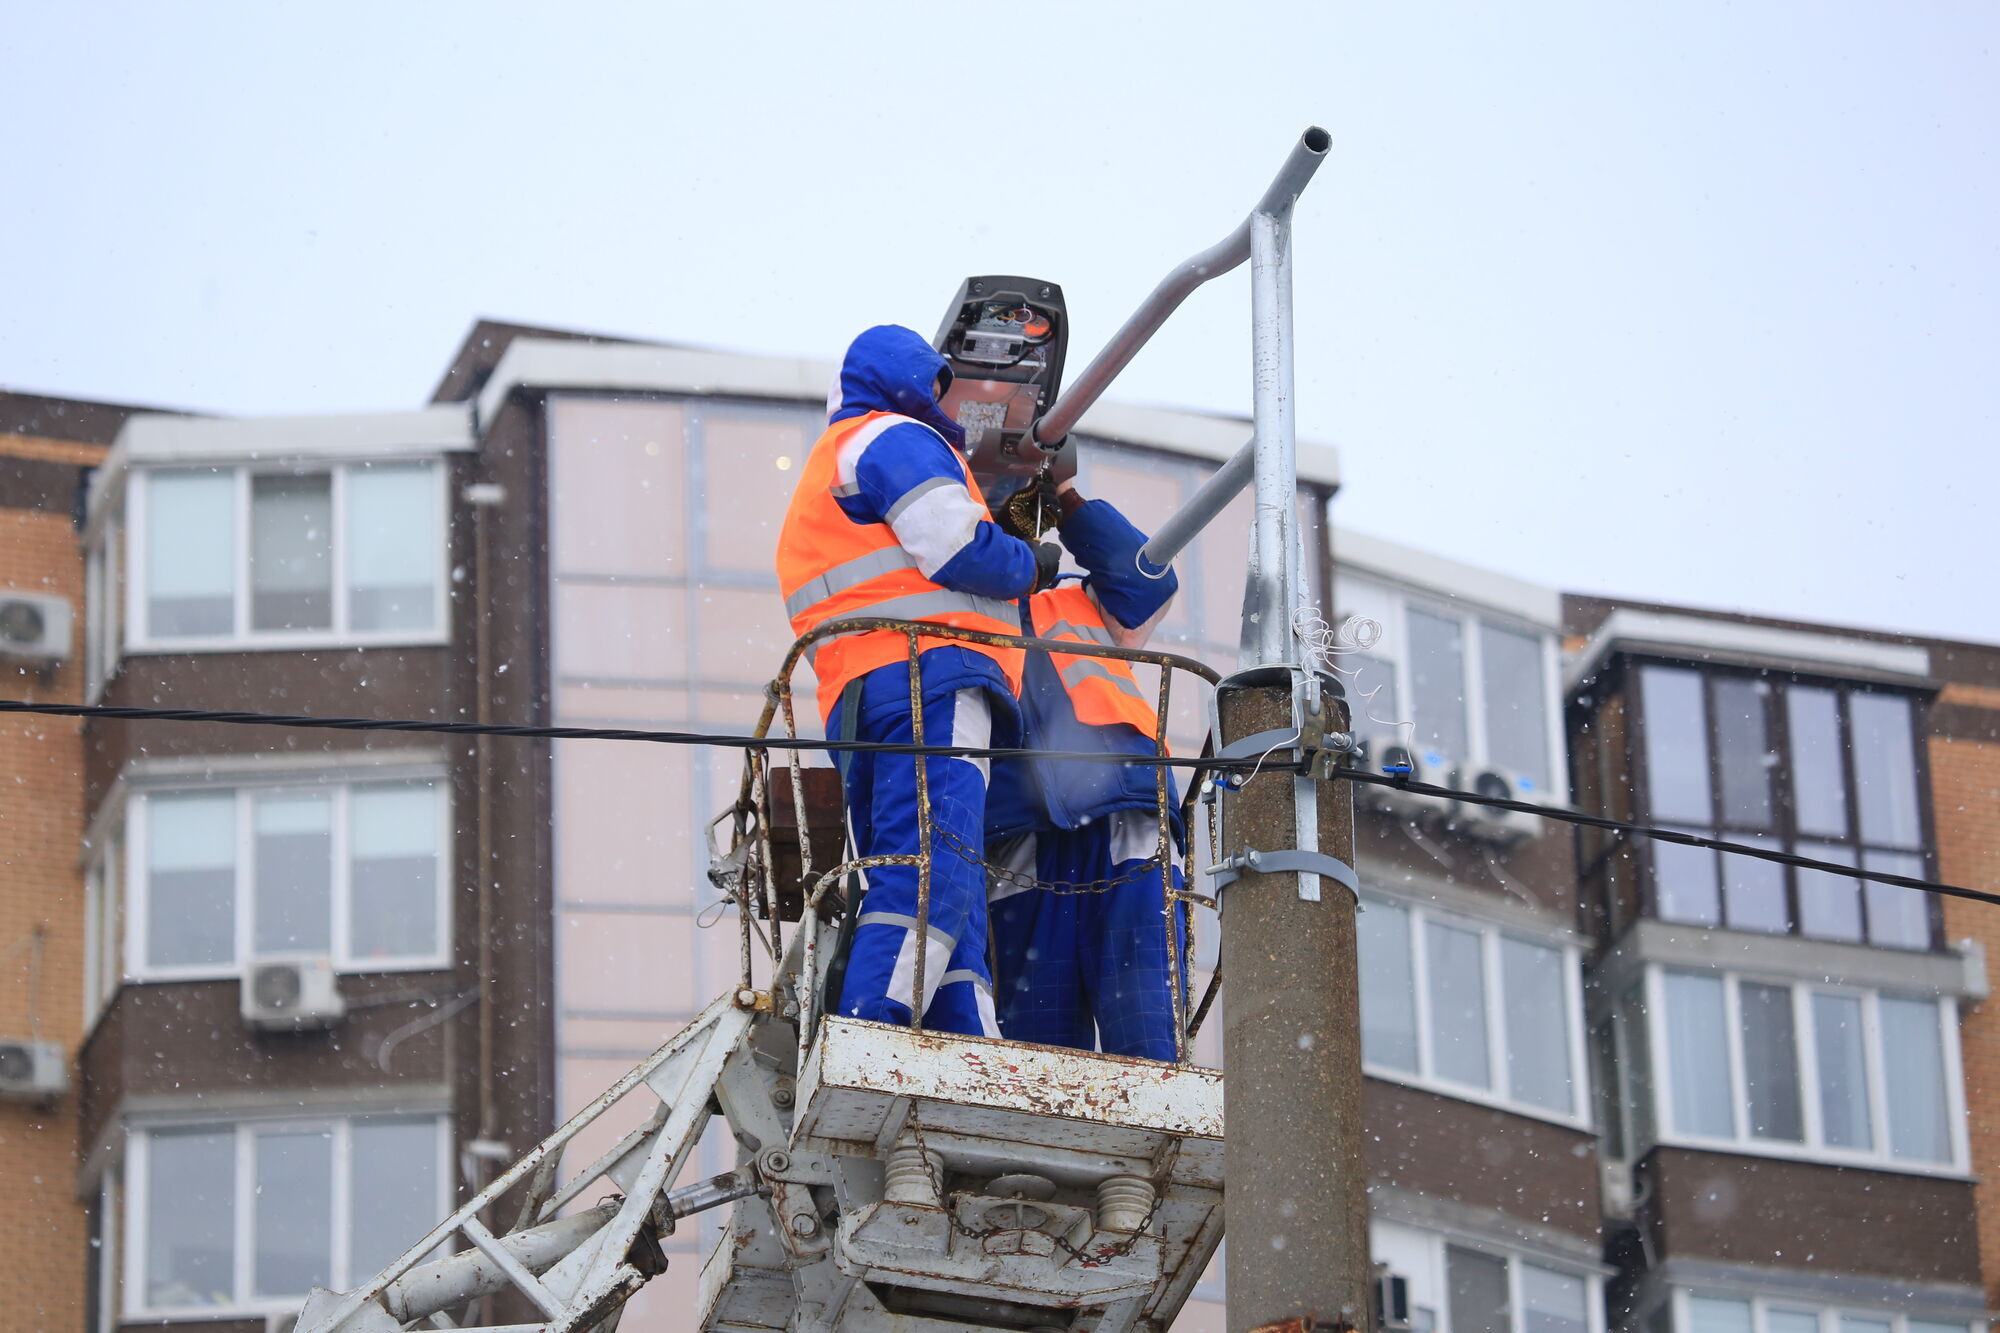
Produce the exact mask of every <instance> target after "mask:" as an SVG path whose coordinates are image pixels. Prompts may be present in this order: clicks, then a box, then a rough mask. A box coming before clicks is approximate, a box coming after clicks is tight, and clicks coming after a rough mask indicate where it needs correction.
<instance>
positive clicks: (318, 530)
mask: <svg viewBox="0 0 2000 1333" xmlns="http://www.w3.org/2000/svg"><path fill="white" fill-rule="evenodd" d="M332 625H333V479H332V478H331V477H330V476H328V475H327V474H326V473H324V472H322V473H319V474H317V475H315V476H305V477H252V478H251V479H250V627H251V628H252V629H268V630H284V629H328V628H330V627H331V626H332Z"/></svg>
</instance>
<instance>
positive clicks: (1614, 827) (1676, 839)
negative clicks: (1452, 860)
mask: <svg viewBox="0 0 2000 1333" xmlns="http://www.w3.org/2000/svg"><path fill="white" fill-rule="evenodd" d="M1333 776H1334V777H1336V778H1345V779H1346V780H1348V781H1349V782H1361V783H1366V784H1368V785H1370V786H1374V787H1390V788H1393V789H1395V790H1396V791H1407V792H1410V793H1412V794H1414V795H1417V796H1430V797H1435V798H1436V799H1438V800H1441V801H1457V802H1459V803H1460V804H1463V805H1489V806H1492V807H1493V808H1495V809H1497V810H1516V811H1519V812H1520V813H1522V814H1524V815H1538V816H1540V817H1541V818H1543V819H1555V820H1560V821H1561V822H1563V823H1565V824H1581V825H1583V826H1584V827H1585V828H1596V829H1605V830H1607V831H1609V832H1612V833H1625V834H1632V835H1635V836H1638V837H1642V838H1652V839H1654V840H1656V841H1659V842H1673V843H1679V844H1680V845H1681V846H1683V847H1701V848H1706V849H1707V850H1709V851H1716V852H1728V853H1730V854H1731V855H1734V856H1751V857H1755V858H1756V859H1758V860H1760V861H1775V862H1776V863H1777V864H1779V865H1782V866H1795V867H1797V868H1798V869H1800V870H1821V871H1824V872H1826V873H1827V874H1829V875H1840V876H1842V877H1844V878H1846V879H1862V880H1868V881H1871V882H1872V883H1876V884H1893V885H1895V886H1897V887H1898V888H1904V889H1917V890H1920V891H1922V892H1924V893H1941V894H1944V895H1946V896H1948V897H1952V898H1967V899H1970V900H1971V901H1973V902H1978V903H1992V904H1993V905H1994V906H1996V907H2000V893H1985V892H1982V891H1981V890H1979V889H1967V888H1962V887H1960V886H1959V885H1956V884H1940V883H1939V882H1937V881H1936V880H1929V879H1916V878H1913V877H1912V876H1909V875H1892V874H1890V873H1889V872H1888V871H1886V870H1864V869H1862V868H1861V867H1859V866H1844V865H1841V864H1840V863H1838V862H1836V861H1816V860H1814V859H1813V858H1812V857H1810V856H1799V855H1796V854H1795V853H1792V852H1780V851H1774V850H1772V849H1771V848H1769V847H1753V846H1751V845H1750V844H1748V843H1742V842H1728V841H1725V840H1724V839H1722V838H1710V837H1706V836H1704V835H1703V834H1700V833H1683V832H1682V831H1681V830H1679V829H1670V828H1660V827H1658V826H1657V825H1652V824H1632V823H1627V822H1626V821H1624V820H1621V819H1606V818H1604V817H1603V816H1602V815H1587V814H1585V813H1583V811H1581V810H1568V809H1565V808H1563V807H1562V806H1559V805H1537V804H1535V803H1534V802H1533V801H1516V800H1513V799H1512V798H1510V797H1505V796H1486V795H1483V794H1481V793H1479V792H1470V791H1457V790H1455V789H1453V788H1451V787H1435V786H1432V785H1431V784H1430V783H1428V782H1413V781H1411V780H1410V779H1408V778H1404V777H1393V776H1391V775H1389V774H1386V773H1369V772H1365V771H1363V770H1361V769H1358V768H1336V769H1334V770H1333Z"/></svg>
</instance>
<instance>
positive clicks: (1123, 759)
mask: <svg viewBox="0 0 2000 1333" xmlns="http://www.w3.org/2000/svg"><path fill="white" fill-rule="evenodd" d="M0 713H35V714H43V715H47V716H52V717H83V718H93V717H95V718H104V719H107V720H111V721H123V722H220V723H228V724H231V725H237V726H266V727H298V728H307V729H311V728H318V729H322V730H334V731H411V732H426V733H434V734H435V733H443V734H447V735H473V736H516V737H524V738H528V739H538V740H607V741H650V742H653V743H655V744H663V745H708V746H716V747H720V748H727V749H738V750H827V751H851V752H862V753H873V754H902V755H927V756H930V757H932V758H939V759H1052V760H1069V761H1082V762H1087V763H1115V764H1131V765H1133V766H1135V767H1140V768H1187V769H1193V770H1196V771H1199V772H1223V773H1230V772H1239V773H1240V772H1244V771H1249V772H1252V773H1255V772H1259V771H1267V772H1270V773H1274V774H1275V773H1293V774H1298V773H1302V772H1305V771H1307V769H1308V768H1309V767H1310V766H1311V760H1310V759H1306V760H1295V761H1292V762H1288V763H1280V764H1271V765H1270V766H1269V768H1268V769H1266V768H1265V764H1266V763H1267V761H1268V760H1269V758H1270V752H1266V753H1265V754H1264V755H1262V756H1260V757H1258V758H1257V759H1254V760H1253V759H1251V758H1250V757H1249V756H1247V755H1246V756H1244V757H1243V758H1240V759H1216V758H1208V759H1176V758H1173V757H1172V756H1170V755H1143V754H1122V753H1115V752H1114V753H1104V752H1100V751H1072V750H1030V749H1023V748H1018V747H1016V748H1000V747H990V746H989V747H980V746H961V745H914V744H906V743H902V742H891V741H836V740H822V739H817V738H811V737H789V736H730V735H723V734H717V733H705V732H695V731H644V730H639V729H635V728H628V727H528V726H512V725H508V724H504V723H498V722H491V723H480V722H424V721H399V720H389V719H383V718H363V717H299V716H290V715H286V714H281V713H251V712H241V711H235V712H230V711H219V710H213V709H205V708H123V707H114V706H111V705H107V704H46V703H28V702H23V701H21V700H17V699H0ZM1332 775H1333V776H1334V777H1336V778H1344V779H1346V780H1347V781H1350V782H1361V783H1366V784H1369V785H1371V786H1377V787H1392V788H1394V789H1396V790H1398V791H1406V792H1410V793H1412V794H1413V795H1417V796H1428V797H1432V798H1434V799H1436V800H1440V801H1456V802H1458V803H1460V804H1462V805H1485V806H1491V807H1493V808H1495V809H1498V810H1514V811H1518V812H1519V813H1521V814H1526V815H1535V816H1537V817H1539V818H1542V819H1553V820H1557V821H1559V822H1561V823H1565V824H1579V825H1582V826H1583V827H1585V828H1597V829H1604V830H1606V831H1609V832H1612V833H1623V834H1630V835H1634V836H1637V837H1644V838H1652V839H1654V840H1656V841H1659V842H1672V843H1678V844H1680V845H1681V846H1683V847H1700V848H1705V849H1707V850H1710V851H1717V852H1726V853H1728V854H1730V855H1733V856H1749V857H1754V858H1756V859H1757V860H1760V861H1772V862H1775V863H1777V864H1778V865H1786V866H1793V867H1796V868H1798V869H1801V870H1818V871H1823V872H1824V873H1826V874H1829V875H1838V876H1841V877H1842V878H1845V879H1859V880H1867V881H1869V882H1871V883H1876V884H1892V885H1895V886H1896V887H1898V888H1905V889H1916V890H1919V891H1920V892H1924V893H1939V894H1944V895H1946V896H1947V897H1953V898H1965V899H1969V900H1971V901H1973V902H1982V903H1991V904H1993V905H1994V906H2000V893H1985V892H1982V891H1980V890H1978V889H1968V888H1964V887H1961V886H1959V885H1956V884H1942V883H1939V882H1937V881H1935V880H1927V879H1917V878H1914V877H1912V876H1909V875H1893V874H1890V873H1889V872H1887V871H1884V870H1867V869H1863V868H1862V867H1859V866H1846V865H1841V864H1839V863H1838V862H1834V861H1816V860H1814V859H1813V858H1811V857H1809V856H1798V855H1796V854H1794V853H1791V852H1780V851H1774V850H1772V849H1771V848H1768V847H1753V846H1750V845H1749V844H1747V843H1740V842H1727V841H1725V840H1723V839H1721V838H1710V837H1705V836H1703V835H1702V834H1699V833H1683V832H1682V831H1680V830H1679V829H1669V828H1659V827H1657V826H1654V825H1649V824H1633V823H1628V822H1626V821H1624V820H1618V819H1607V818H1604V817H1603V816H1601V815H1588V814H1585V813H1583V812H1582V811H1581V810H1570V809H1566V808H1564V807H1562V806H1555V805H1538V804H1536V803H1535V802H1533V801H1517V800H1513V799H1512V798H1510V797H1504V796H1486V795H1482V794H1481V793H1479V792H1470V791H1458V790H1455V789H1453V788H1451V787H1437V786H1433V785H1431V784H1430V783H1428V782H1416V781H1412V780H1411V779H1410V778H1408V777H1397V776H1391V775H1388V774H1382V773H1369V772H1365V771H1363V770H1361V769H1358V768H1335V769H1333V770H1332Z"/></svg>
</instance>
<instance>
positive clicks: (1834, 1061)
mask: <svg viewBox="0 0 2000 1333" xmlns="http://www.w3.org/2000/svg"><path fill="white" fill-rule="evenodd" d="M1812 1011H1813V1051H1814V1053H1815V1054H1816V1055H1817V1056H1818V1058H1819V1119H1820V1134H1821V1136H1822V1137H1823V1138H1824V1139H1825V1141H1826V1144H1827V1146H1828V1147H1830V1148H1862V1149H1867V1148H1870V1147H1873V1146H1874V1143H1875V1134H1874V1130H1873V1129H1872V1127H1871V1125H1870V1120H1869V1113H1868V1061H1867V1056H1866V1055H1865V1054H1864V1053H1863V1050H1862V1032H1861V1001H1860V1000H1859V999H1857V998H1856V997H1854V996H1852V995H1825V994H1815V995H1814V996H1813V997H1812Z"/></svg>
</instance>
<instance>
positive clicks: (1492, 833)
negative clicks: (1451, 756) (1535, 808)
mask: <svg viewBox="0 0 2000 1333" xmlns="http://www.w3.org/2000/svg"><path fill="white" fill-rule="evenodd" d="M1450 785H1451V786H1452V787H1454V788H1456V789H1457V790H1459V791H1469V792H1473V793H1475V794H1476V795H1480V796H1497V797H1499V798H1500V799H1501V800H1506V801H1525V800H1528V799H1530V798H1529V797H1528V796H1525V795H1523V794H1522V783H1521V780H1520V778H1518V777H1517V776H1515V775H1514V774H1512V773H1509V772H1507V771H1506V770H1504V769H1499V768H1489V767H1484V766H1474V765H1470V764H1467V765H1464V766H1462V767H1459V768H1456V769H1453V770H1452V774H1451V784H1450ZM1452 823H1453V827H1455V828H1457V829H1458V830H1459V831H1460V832H1461V833H1465V834H1468V835H1469V836H1471V837H1474V838H1477V839H1479V840H1480V841H1481V842H1491V843H1496V844H1498V845H1499V846H1502V847H1511V846H1513V845H1514V844H1515V843H1518V842H1525V841H1526V840H1527V839H1529V838H1532V837H1534V836H1535V835H1536V834H1537V833H1540V832H1541V829H1542V821H1541V820H1540V819H1539V818H1537V817H1536V816H1534V815H1530V814H1523V813H1522V812H1521V811H1519V810H1502V809H1500V808H1499V807H1498V806H1492V805H1473V804H1470V803H1468V802H1460V803H1458V805H1457V806H1456V807H1455V812H1454V817H1453V821H1452Z"/></svg>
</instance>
